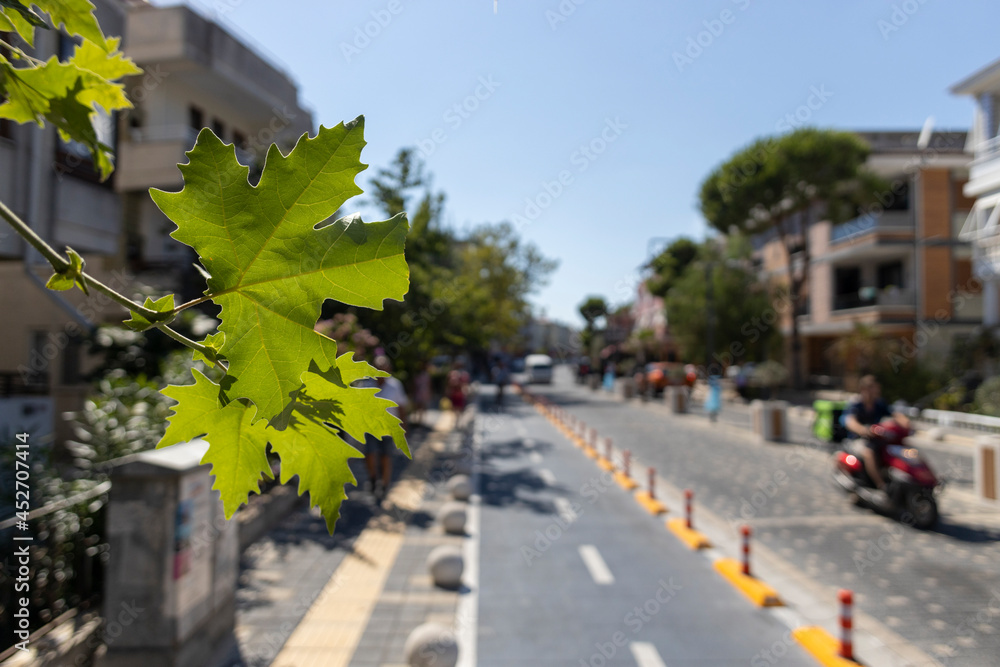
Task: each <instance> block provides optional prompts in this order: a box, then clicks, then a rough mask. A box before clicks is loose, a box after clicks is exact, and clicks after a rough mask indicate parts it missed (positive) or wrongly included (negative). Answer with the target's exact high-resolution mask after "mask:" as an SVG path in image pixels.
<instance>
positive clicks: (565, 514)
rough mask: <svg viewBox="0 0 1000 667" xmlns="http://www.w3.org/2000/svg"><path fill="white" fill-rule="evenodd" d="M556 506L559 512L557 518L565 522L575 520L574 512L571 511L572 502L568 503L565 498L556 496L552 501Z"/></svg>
mask: <svg viewBox="0 0 1000 667" xmlns="http://www.w3.org/2000/svg"><path fill="white" fill-rule="evenodd" d="M552 502H553V504H555V506H556V512H557V513H558V514H559V518H560V519H562V520H563V521H565V522H566V523H573V522H574V521H576V519H577V516H576V512H574V511H573V504H572V503H570V502H569V501H568V500H566V499H565V498H556V499H555V500H554V501H552Z"/></svg>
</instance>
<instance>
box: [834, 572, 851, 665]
mask: <svg viewBox="0 0 1000 667" xmlns="http://www.w3.org/2000/svg"><path fill="white" fill-rule="evenodd" d="M837 598H838V599H839V600H840V657H841V658H846V659H847V660H854V643H853V641H852V640H851V632H852V630H853V629H854V622H853V619H852V617H851V606H852V605H853V604H854V594H853V593H852V592H851V591H849V590H847V589H846V588H845V589H841V590H840V592H839V593H837Z"/></svg>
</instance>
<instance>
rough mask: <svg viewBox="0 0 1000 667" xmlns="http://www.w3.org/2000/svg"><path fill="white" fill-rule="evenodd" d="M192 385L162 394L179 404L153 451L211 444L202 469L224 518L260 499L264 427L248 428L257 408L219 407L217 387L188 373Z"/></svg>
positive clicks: (265, 464) (267, 472)
mask: <svg viewBox="0 0 1000 667" xmlns="http://www.w3.org/2000/svg"><path fill="white" fill-rule="evenodd" d="M191 372H192V373H193V374H194V379H195V383H194V384H188V385H184V386H171V387H167V388H166V389H164V390H163V394H164V395H165V396H168V397H169V398H172V399H174V400H175V401H177V403H178V404H177V405H176V406H174V409H173V410H174V412H173V414H172V416H171V417H169V420H170V425H169V426H167V430H166V432H165V433H164V434H163V439H162V440H160V442H159V444H158V445H157V447H166V446H168V445H175V444H177V443H179V442H187V441H189V440H194V439H195V438H199V437H202V436H204V437H205V439H206V440H207V441H208V443H209V447H208V452H206V453H205V456H204V457H203V458H202V461H201V462H202V463H210V464H212V474H213V475H215V484H214V485H213V486H212V488H213V489H217V490H218V491H219V492H220V493H221V495H222V505H223V508H224V509H225V512H226V518H227V519H228V518H230V517H232V516H233V513H234V512H236V510H237V509H238V508H239V506H240V505H241V504H243V503H245V502H246V501H247V498H248V497H249V495H250V492H251V491H252V492H254V493H260V481H261V479H262V478H263V477H264V476H267V477H271V466H270V465H269V464H268V462H267V434H266V433H265V432H264V429H265V424H264V422H262V421H258V422H257V423H256V424H253V423H251V422H252V420H253V413H254V412H255V411H256V408H255V407H254V406H253V405H252V404H249V403H248V402H243V401H232V402H230V403H228V404H227V405H223V404H222V402H221V394H220V388H219V385H217V384H215V383H214V382H212V381H211V380H209V379H208V378H207V377H205V376H204V375H202V374H201V372H200V371H198V370H197V369H192V371H191Z"/></svg>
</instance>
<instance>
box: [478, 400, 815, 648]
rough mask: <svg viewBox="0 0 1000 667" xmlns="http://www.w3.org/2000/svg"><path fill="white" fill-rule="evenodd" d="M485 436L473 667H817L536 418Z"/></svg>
mask: <svg viewBox="0 0 1000 667" xmlns="http://www.w3.org/2000/svg"><path fill="white" fill-rule="evenodd" d="M557 390H558V389H557ZM484 405H485V406H486V407H487V408H488V407H489V406H490V399H489V398H486V399H485V400H484ZM577 408H578V409H580V410H586V411H588V413H589V412H590V411H594V410H603V411H608V412H611V411H612V410H613V409H616V408H617V409H620V406H612V405H611V404H595V406H593V407H592V406H587V405H579V406H577ZM478 428H479V429H480V433H481V436H482V437H481V443H480V445H479V448H480V461H481V466H480V474H479V489H480V494H481V519H480V525H481V529H480V530H479V534H480V535H481V544H480V554H481V556H480V567H479V570H480V575H479V582H478V590H479V612H478V640H477V641H478V656H477V660H476V664H478V665H484V666H491V665H591V666H593V667H602V666H604V665H640V667H662V666H663V665H670V666H671V667H676V666H678V665H723V666H724V665H741V666H745V665H769V664H776V662H775V661H777V660H778V658H777V657H775V656H780V664H781V665H788V666H789V667H792V666H796V665H815V664H816V663H815V662H814V661H813V660H812V658H810V657H809V656H807V655H806V654H805V652H804V651H802V649H800V648H799V647H798V646H797V645H796V644H794V642H793V641H792V640H791V638H790V635H789V631H788V628H787V626H785V625H784V624H783V623H782V622H781V621H780V620H779V618H778V617H776V616H775V615H774V614H772V612H771V611H768V610H763V609H759V608H757V607H755V606H754V605H753V604H752V603H751V602H750V601H749V600H747V599H746V598H745V597H743V595H742V594H741V593H739V592H738V591H736V590H735V589H734V588H732V587H731V586H730V585H729V584H728V583H726V582H725V581H724V580H723V579H722V578H721V577H719V576H718V575H717V574H716V573H715V572H714V571H713V569H712V566H711V563H710V561H709V560H708V559H707V558H705V557H704V556H702V555H700V554H697V553H695V552H692V551H689V550H688V549H687V548H686V547H684V546H682V544H681V543H680V542H679V541H678V540H677V539H676V538H675V537H673V536H672V535H670V534H669V533H668V532H667V530H666V529H665V528H664V526H663V519H662V518H654V517H652V516H651V515H649V514H648V513H647V512H646V511H645V510H643V509H642V508H641V507H640V506H639V505H638V504H637V503H636V502H635V501H634V500H633V499H632V497H631V494H628V493H626V492H625V491H624V490H622V489H621V488H620V487H619V486H618V485H616V484H614V483H613V482H611V481H610V480H609V479H608V477H607V476H605V477H604V478H603V479H602V477H601V475H600V472H601V471H600V470H599V469H598V468H597V467H596V466H595V465H594V463H593V461H591V460H590V459H587V458H585V457H584V456H583V455H582V454H581V452H580V450H579V449H577V448H576V447H575V446H573V445H572V444H571V443H570V442H569V441H568V440H567V439H566V438H565V437H564V436H563V435H562V434H560V433H559V432H558V431H557V430H556V428H555V427H553V426H552V425H551V424H550V423H549V422H548V421H547V420H545V419H544V418H543V417H542V416H541V415H539V414H538V413H537V412H536V411H535V410H534V409H533V408H531V407H530V406H527V405H526V404H524V403H523V402H521V401H520V399H518V398H517V397H510V398H509V399H508V406H507V407H506V409H505V410H504V412H503V413H502V414H500V415H493V416H491V415H489V414H486V415H481V417H480V419H479V425H478ZM764 656H767V659H765V657H764Z"/></svg>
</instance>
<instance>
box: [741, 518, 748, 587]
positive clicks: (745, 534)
mask: <svg viewBox="0 0 1000 667" xmlns="http://www.w3.org/2000/svg"><path fill="white" fill-rule="evenodd" d="M740 533H741V534H742V535H743V574H745V575H747V576H748V577H749V576H750V526H743V527H742V528H740Z"/></svg>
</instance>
